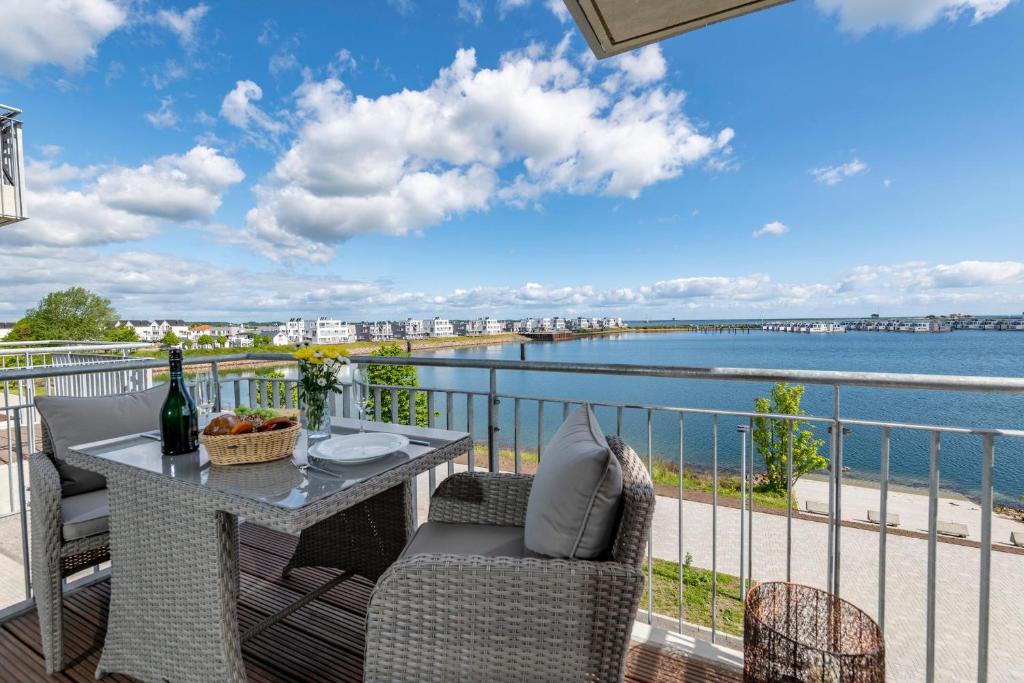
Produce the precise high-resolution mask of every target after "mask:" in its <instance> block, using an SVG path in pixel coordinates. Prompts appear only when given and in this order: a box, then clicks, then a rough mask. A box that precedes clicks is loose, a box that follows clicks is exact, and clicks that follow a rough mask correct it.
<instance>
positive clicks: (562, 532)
mask: <svg viewBox="0 0 1024 683" xmlns="http://www.w3.org/2000/svg"><path fill="white" fill-rule="evenodd" d="M621 498H622V466H621V465H620V464H619V460H618V458H616V457H615V455H614V454H613V453H612V451H611V449H610V448H609V447H608V442H607V441H606V440H605V438H604V434H603V433H602V432H601V427H600V425H598V423H597V418H596V417H595V416H594V411H593V410H591V408H590V406H589V405H588V406H584V407H582V408H580V409H579V410H577V411H576V412H574V413H573V414H571V415H570V416H569V417H568V418H567V419H566V420H565V422H564V423H562V426H561V427H559V428H558V431H557V432H556V433H555V435H554V437H552V439H551V441H550V443H548V445H547V447H545V448H544V451H543V453H542V454H541V458H540V464H539V465H538V467H537V474H536V476H535V477H534V478H533V486H532V487H531V488H530V499H529V501H528V502H527V505H526V530H525V536H524V539H525V543H526V547H527V548H529V549H530V550H532V551H533V552H536V553H540V554H542V555H547V556H550V557H566V558H573V559H594V558H600V557H602V556H604V555H606V554H607V550H608V546H609V545H610V543H611V540H612V535H613V534H614V532H615V526H616V524H617V522H618V515H619V504H620V501H621Z"/></svg>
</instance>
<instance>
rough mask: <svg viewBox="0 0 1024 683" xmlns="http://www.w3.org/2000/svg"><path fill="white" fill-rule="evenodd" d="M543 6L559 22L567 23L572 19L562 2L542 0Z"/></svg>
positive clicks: (560, 0)
mask: <svg viewBox="0 0 1024 683" xmlns="http://www.w3.org/2000/svg"><path fill="white" fill-rule="evenodd" d="M544 6H545V7H547V8H548V9H549V10H551V12H552V13H553V14H554V15H555V16H556V17H558V20H559V21H560V22H562V23H563V24H564V23H567V22H568V21H569V19H571V18H572V17H571V16H570V15H569V9H568V8H567V7H566V6H565V2H563V0H544Z"/></svg>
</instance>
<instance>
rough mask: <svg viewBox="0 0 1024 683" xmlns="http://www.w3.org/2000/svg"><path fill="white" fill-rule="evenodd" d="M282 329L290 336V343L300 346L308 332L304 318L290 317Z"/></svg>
mask: <svg viewBox="0 0 1024 683" xmlns="http://www.w3.org/2000/svg"><path fill="white" fill-rule="evenodd" d="M280 331H281V332H284V334H285V336H287V337H288V343H289V344H295V345H296V346H298V345H299V344H301V343H302V341H303V338H304V337H305V334H306V321H304V320H303V319H302V318H288V322H286V323H285V324H284V325H281V328H280Z"/></svg>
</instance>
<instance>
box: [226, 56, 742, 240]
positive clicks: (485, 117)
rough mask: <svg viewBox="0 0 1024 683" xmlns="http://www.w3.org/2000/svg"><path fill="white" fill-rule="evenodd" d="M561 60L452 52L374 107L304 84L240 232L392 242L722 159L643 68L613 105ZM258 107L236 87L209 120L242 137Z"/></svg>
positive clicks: (712, 138) (724, 133)
mask: <svg viewBox="0 0 1024 683" xmlns="http://www.w3.org/2000/svg"><path fill="white" fill-rule="evenodd" d="M565 49H566V47H565V43H563V44H561V45H560V46H558V47H557V48H555V49H554V50H553V51H547V50H545V49H544V48H542V47H540V46H536V45H534V46H531V47H529V48H527V49H525V50H521V51H517V52H511V53H507V54H505V55H504V56H503V57H502V58H501V61H500V64H499V66H497V67H495V68H481V67H479V66H478V64H477V61H476V53H475V52H474V51H473V50H459V51H458V53H457V54H456V57H455V60H454V62H453V63H452V64H451V65H450V66H449V67H447V68H445V69H443V70H442V71H441V73H440V74H439V75H438V77H437V78H436V79H435V80H434V82H433V83H432V84H430V85H429V86H428V87H427V88H425V89H423V90H408V89H406V90H402V91H400V92H396V93H393V94H387V95H382V96H380V97H376V98H372V97H365V96H359V95H356V94H354V93H352V92H351V91H349V90H348V89H347V88H346V87H345V85H344V84H343V83H342V82H341V81H340V80H338V79H336V78H327V79H325V80H323V81H307V82H306V83H304V84H303V85H302V86H301V87H300V88H299V90H298V91H297V109H298V111H297V113H296V115H295V118H296V120H299V121H302V122H303V123H302V125H301V127H300V128H299V129H298V133H297V136H296V138H295V139H294V141H293V142H292V144H291V147H290V149H288V150H287V151H286V152H285V153H284V154H283V155H282V156H281V158H279V159H278V162H277V164H276V166H275V168H274V170H273V171H272V172H271V173H270V174H269V175H268V176H267V177H265V178H264V179H263V180H262V181H261V183H260V185H259V187H258V188H257V206H256V207H255V208H254V209H253V210H252V211H250V212H249V214H248V216H247V219H246V225H247V230H248V231H249V232H250V233H251V234H258V235H261V236H262V237H264V238H270V237H273V238H275V239H278V240H280V241H281V242H282V243H284V244H290V243H293V242H294V241H295V238H299V237H301V238H303V239H305V240H308V241H311V242H316V243H319V244H321V245H330V244H333V243H337V242H340V241H343V240H344V239H346V238H348V237H350V236H352V235H355V234H360V233H366V232H380V233H385V234H392V235H402V234H406V233H408V232H413V231H418V230H421V229H423V228H426V227H429V226H433V225H437V224H439V223H441V222H443V221H445V220H447V219H449V218H451V217H453V216H457V215H461V214H464V213H466V212H470V211H483V210H486V209H488V208H489V207H490V206H491V205H493V204H494V203H495V202H502V201H503V202H509V203H512V204H517V205H522V204H527V203H531V202H535V201H539V200H540V199H541V198H542V197H543V196H544V195H546V194H548V193H554V192H569V193H575V194H604V195H609V196H625V197H637V196H638V195H639V194H640V193H641V191H642V190H643V189H644V188H646V187H648V186H650V185H652V184H654V183H657V182H660V181H662V180H667V179H670V178H675V177H677V176H679V175H680V174H681V173H682V172H683V169H684V168H685V167H686V166H689V165H693V164H697V163H699V162H709V161H711V160H713V159H715V158H716V157H720V156H722V155H726V154H728V145H729V142H730V140H731V139H732V136H733V132H732V130H731V129H728V128H725V129H722V130H721V131H719V132H717V133H709V134H705V133H704V132H702V131H701V130H700V129H698V127H697V126H696V125H695V124H693V123H691V122H690V120H689V119H688V118H687V117H686V116H685V115H684V113H683V111H682V104H683V100H684V94H683V93H682V92H679V91H675V90H669V89H666V88H664V87H662V86H661V84H659V83H658V82H657V81H651V80H650V79H651V78H653V77H654V76H655V75H656V71H657V69H655V70H652V69H651V68H650V67H646V68H641V67H639V66H637V67H636V70H635V73H637V74H640V75H641V76H640V77H641V78H642V80H644V81H645V84H644V85H642V86H638V87H636V88H634V89H631V90H630V91H628V92H623V93H621V94H619V95H618V96H614V94H612V93H609V92H607V91H605V90H603V89H602V88H601V87H600V86H599V85H598V84H596V83H594V82H593V81H591V80H590V78H589V77H588V76H587V74H584V73H582V72H580V71H579V70H578V69H577V68H576V67H575V66H574V65H573V64H572V63H571V61H570V60H569V59H568V58H566V57H565V55H564V52H565ZM649 54H654V53H649ZM657 57H658V58H659V59H660V53H657ZM643 60H645V61H647V60H651V58H650V57H649V56H648V57H644V58H643ZM651 61H657V60H651ZM629 68H633V66H632V65H631V66H630V67H629ZM662 73H663V72H662ZM260 95H261V91H260V90H259V88H258V86H256V84H255V83H251V82H248V81H243V82H240V83H239V85H238V87H237V88H236V89H235V91H233V92H232V94H231V95H229V96H228V97H227V98H225V101H224V106H223V107H222V110H221V111H222V114H223V115H224V116H225V118H227V119H228V120H229V121H232V122H233V123H235V124H236V125H239V126H240V127H246V126H249V125H250V124H251V122H252V121H253V116H252V114H251V113H250V112H251V109H252V107H253V105H252V101H253V100H258V99H259V96H260ZM325 253H329V252H325ZM326 257H327V256H324V258H326Z"/></svg>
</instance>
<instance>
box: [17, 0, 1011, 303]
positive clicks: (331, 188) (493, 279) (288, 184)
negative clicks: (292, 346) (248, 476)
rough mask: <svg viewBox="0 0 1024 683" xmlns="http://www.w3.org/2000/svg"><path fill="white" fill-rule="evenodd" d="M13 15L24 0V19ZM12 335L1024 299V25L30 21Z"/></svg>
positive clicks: (844, 11) (823, 12) (852, 20)
mask: <svg viewBox="0 0 1024 683" xmlns="http://www.w3.org/2000/svg"><path fill="white" fill-rule="evenodd" d="M4 5H11V6H9V7H4ZM0 12H2V14H3V15H4V16H6V17H12V20H11V21H6V22H5V26H4V27H2V28H0V74H2V75H0V101H2V102H4V103H7V104H12V105H15V106H18V107H20V108H22V109H24V110H25V114H24V120H25V140H26V156H28V157H29V159H30V161H29V165H28V169H27V171H28V193H27V197H26V206H27V211H28V213H29V215H30V216H31V220H29V221H27V222H25V223H22V224H19V225H17V226H15V227H7V228H0V286H2V288H3V293H2V294H0V319H3V318H17V317H18V316H19V315H20V314H21V313H22V311H23V310H24V309H25V308H26V307H28V306H31V305H34V303H35V302H36V301H37V300H38V299H39V297H40V296H41V295H42V294H44V293H45V292H47V291H49V290H50V289H54V288H56V287H64V286H70V285H82V286H87V287H90V288H92V289H94V290H96V291H99V292H101V293H103V294H104V295H106V296H108V297H110V298H111V299H112V300H113V302H114V304H115V306H116V307H117V308H118V310H119V311H121V312H122V313H123V314H124V315H126V316H133V317H134V316H165V315H167V316H169V315H174V316H181V317H186V318H189V319H204V318H212V319H272V318H281V317H287V316H289V315H312V314H318V313H330V314H334V315H338V316H341V317H344V318H348V319H369V318H375V317H391V318H399V317H405V316H407V315H414V316H416V315H435V314H440V315H444V316H447V317H451V318H467V317H476V316H479V315H484V314H496V315H500V316H520V315H553V314H563V315H564V314H572V313H579V314H595V315H612V314H615V315H623V316H625V317H628V318H632V317H656V318H668V317H679V318H703V317H747V316H766V317H773V316H804V315H833V314H834V315H858V314H868V313H871V312H875V311H878V312H881V313H883V314H893V315H896V314H914V313H932V312H951V311H968V312H975V313H1020V312H1021V311H1022V310H1024V219H1022V216H1024V193H1022V192H1021V187H1022V185H1024V183H1022V180H1024V173H1022V171H1021V159H1022V158H1024V135H1022V133H1021V121H1022V120H1024V87H1022V86H1024V69H1022V68H1021V66H1022V65H1024V41H1021V40H1020V39H1019V38H1020V35H1022V32H1024V6H1022V3H1020V2H1014V1H1013V0H906V2H903V3H886V2H877V1H875V0H813V1H812V0H801V1H798V2H794V3H791V4H788V5H785V6H782V7H778V8H774V9H771V10H767V11H763V12H759V13H756V14H753V15H750V16H748V17H745V18H742V19H738V20H734V21H730V22H726V23H723V24H718V25H714V26H711V27H708V28H707V29H704V30H700V31H696V32H693V33H690V34H686V35H684V36H681V37H677V38H674V39H670V40H668V41H666V42H664V43H662V44H661V45H660V46H657V47H650V48H645V49H643V50H641V51H638V52H634V53H631V54H629V55H626V56H624V57H619V58H612V59H609V60H604V61H601V62H597V61H595V60H594V59H593V58H592V57H591V56H590V55H589V53H588V51H587V49H586V45H585V43H584V41H583V39H582V37H581V36H580V35H579V34H578V32H577V30H576V29H575V26H574V25H573V24H572V23H571V22H569V21H567V20H566V17H565V15H564V11H562V9H561V0H498V1H493V0H450V1H449V0H432V1H431V2H429V3H428V2H426V1H425V0H390V1H389V2H378V3H327V2H312V1H310V2H304V3H301V4H300V5H295V4H291V3H273V2H263V1H250V2H207V3H199V4H196V3H194V2H186V3H171V2H155V1H152V2H131V3H128V2H116V1H115V0H67V2H64V3H58V2H57V1H56V0H39V1H38V2H33V3H24V2H19V1H18V0H3V1H2V2H0Z"/></svg>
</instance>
